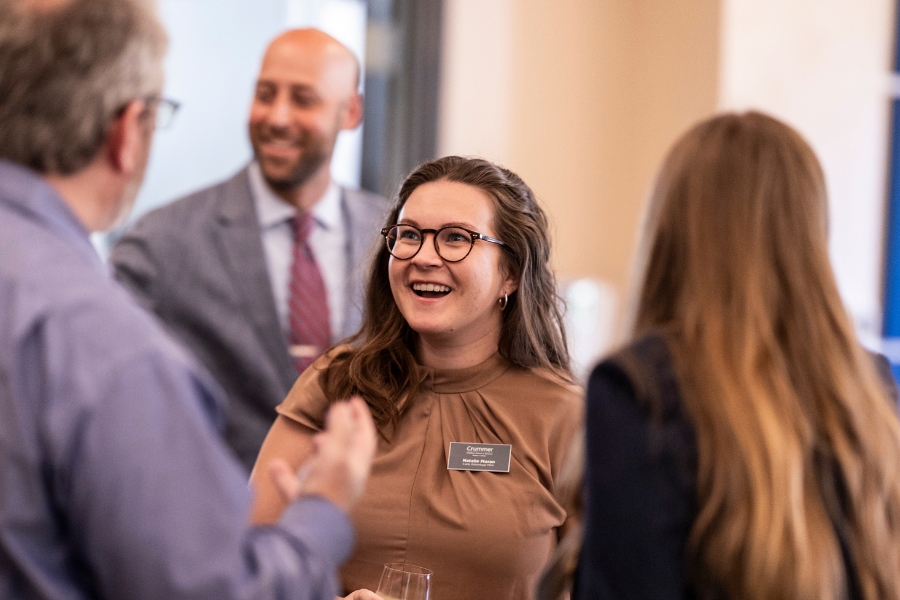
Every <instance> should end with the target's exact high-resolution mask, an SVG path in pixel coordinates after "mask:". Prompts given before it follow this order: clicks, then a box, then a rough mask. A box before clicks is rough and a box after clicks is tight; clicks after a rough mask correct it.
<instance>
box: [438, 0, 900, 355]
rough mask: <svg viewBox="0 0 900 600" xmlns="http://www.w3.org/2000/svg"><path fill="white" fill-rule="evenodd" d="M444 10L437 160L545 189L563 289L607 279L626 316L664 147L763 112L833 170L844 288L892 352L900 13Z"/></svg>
mask: <svg viewBox="0 0 900 600" xmlns="http://www.w3.org/2000/svg"><path fill="white" fill-rule="evenodd" d="M487 4H489V5H490V7H489V8H487V7H486V5H487ZM445 7H446V15H447V17H446V22H445V29H444V31H445V37H444V48H445V57H446V67H445V69H444V71H443V79H442V84H443V88H442V94H441V111H440V114H441V121H440V136H439V152H440V153H441V154H447V153H461V154H479V155H485V156H488V157H489V158H492V159H495V160H497V161H499V162H502V163H505V164H507V165H508V166H509V167H510V168H512V169H513V170H515V171H517V172H519V173H520V174H521V175H522V176H523V178H524V179H525V180H526V181H527V182H529V183H530V184H531V185H532V186H533V188H534V189H535V191H536V192H537V194H538V195H539V196H540V197H541V198H542V199H543V200H544V202H545V203H546V205H547V207H548V208H549V209H550V211H551V213H552V215H553V218H554V220H555V222H556V248H557V253H556V261H557V268H558V271H559V273H560V275H562V276H563V278H565V279H575V278H585V277H586V278H596V279H599V280H601V281H605V282H608V284H609V288H608V289H607V292H612V294H613V295H614V297H615V298H616V299H617V301H616V302H614V303H612V304H610V303H607V306H609V307H611V310H612V311H613V313H614V314H616V315H619V314H620V313H621V308H622V306H623V299H624V297H625V294H626V293H627V292H626V290H627V287H628V279H629V270H630V266H631V256H632V252H633V249H634V247H635V244H636V234H637V228H638V225H639V220H640V215H641V210H642V207H643V200H644V197H645V195H646V193H647V191H648V188H649V186H650V184H651V182H652V177H653V174H654V171H655V169H656V168H657V166H658V165H659V163H660V161H661V160H662V158H663V156H664V153H665V152H666V150H667V148H668V147H669V145H670V144H671V143H672V142H673V141H674V140H675V138H676V137H677V136H678V135H679V134H680V133H682V132H683V131H684V130H685V129H686V128H687V127H688V126H690V125H691V124H692V123H693V122H695V121H696V120H698V119H700V118H703V117H705V116H708V115H710V114H712V113H713V112H714V111H716V110H725V109H740V110H743V109H748V108H757V109H760V110H764V111H766V112H769V113H771V114H773V115H775V116H777V117H780V118H782V119H784V120H786V121H787V122H789V123H790V124H792V125H793V126H794V127H796V128H797V129H799V130H800V132H801V133H802V134H803V135H804V136H805V137H806V138H807V139H808V141H809V142H810V143H811V145H812V146H813V148H814V149H815V151H816V152H817V154H818V155H819V157H820V159H821V161H822V163H823V166H824V169H825V172H826V178H827V183H828V187H829V192H830V194H831V254H832V258H833V263H834V266H835V270H836V272H837V277H838V282H839V285H840V288H841V291H842V294H843V296H844V299H845V302H846V303H847V305H848V307H849V308H850V310H851V312H852V314H853V316H854V318H855V320H856V323H857V326H858V329H859V331H860V333H861V334H862V335H863V337H864V339H865V341H866V342H867V343H868V344H869V345H871V346H873V347H877V346H878V344H879V339H880V323H881V304H882V302H881V285H882V284H881V281H882V270H883V248H884V233H883V230H884V214H885V206H886V181H887V175H886V165H887V162H888V130H889V126H890V123H889V118H888V117H889V113H888V108H889V100H890V81H891V78H890V73H891V63H892V45H893V30H894V2H893V1H892V0H866V1H865V2H856V1H854V0H689V1H688V0H676V1H672V2H658V1H655V0H621V1H616V0H610V1H597V0H558V1H557V2H553V3H548V2H542V1H541V0H492V1H491V2H490V3H485V2H483V1H481V0H446V4H445ZM608 339H609V338H607V340H606V341H608Z"/></svg>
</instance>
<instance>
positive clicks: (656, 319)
mask: <svg viewBox="0 0 900 600" xmlns="http://www.w3.org/2000/svg"><path fill="white" fill-rule="evenodd" d="M826 214H827V198H826V194H825V182H824V177H823V174H822V170H821V168H820V166H819V163H818V161H817V160H816V157H815V155H814V154H813V152H812V150H811V149H810V147H809V146H808V145H807V143H806V142H805V141H804V140H803V139H802V138H801V136H800V135H799V134H798V133H797V132H796V131H794V130H793V129H791V128H790V127H788V126H787V125H784V124H783V123H780V122H779V121H776V120H775V119H773V118H771V117H768V116H766V115H763V114H760V113H757V112H749V113H745V114H725V115H721V116H717V117H714V118H712V119H710V120H707V121H705V122H703V123H701V124H699V125H697V126H696V127H695V128H693V129H692V130H690V131H689V132H688V133H687V134H686V135H684V137H682V138H681V140H680V141H678V142H677V143H676V145H675V147H674V148H673V149H672V150H671V152H670V153H669V155H668V157H667V158H666V160H665V162H664V163H663V166H662V168H661V170H660V173H659V175H658V179H657V181H656V184H655V190H654V192H653V194H652V198H651V204H650V212H649V213H648V222H647V224H646V227H645V238H644V244H643V249H644V252H643V264H644V266H643V267H642V268H641V267H639V270H640V271H641V272H642V273H643V276H642V278H641V287H640V290H639V293H638V295H637V296H638V298H637V300H638V303H637V311H636V315H635V317H634V319H633V321H634V334H635V335H641V334H643V333H646V332H650V331H664V332H666V335H667V337H668V340H669V346H670V348H671V351H672V354H673V359H674V362H675V366H676V371H677V373H678V377H679V381H680V383H681V385H682V389H683V396H684V402H685V406H686V408H687V411H688V414H689V415H690V417H691V418H692V421H693V424H694V426H695V428H696V434H697V442H698V452H699V465H698V469H699V471H698V489H697V494H698V503H699V506H698V510H699V512H698V515H697V517H696V520H695V521H694V523H693V526H692V530H691V534H690V540H689V552H690V554H689V564H690V565H691V566H692V568H693V573H692V575H693V581H694V583H695V586H696V587H697V588H698V589H709V588H714V589H718V590H721V591H724V592H725V595H726V596H727V597H729V598H734V599H748V600H749V599H750V598H767V599H784V600H787V599H792V600H793V599H799V600H822V599H828V600H837V599H839V598H844V597H846V596H847V593H848V588H849V587H850V586H854V587H858V588H859V591H860V592H861V593H862V596H863V597H864V598H866V599H867V600H876V599H879V600H886V599H897V598H900V425H898V421H897V416H896V414H895V412H894V411H895V407H894V406H893V405H892V403H891V402H890V401H889V399H888V397H887V393H886V390H885V388H884V386H883V384H882V382H881V380H880V379H879V377H878V375H877V372H876V370H875V367H874V364H873V360H872V357H871V356H869V355H868V354H867V353H866V352H865V351H864V350H863V349H862V348H861V346H860V343H859V341H858V340H857V337H856V335H855V332H854V328H853V325H852V323H851V321H850V319H849V317H848V315H847V313H846V311H845V309H844V306H843V304H842V302H841V298H840V296H839V294H838V288H837V285H836V283H835V279H834V275H833V273H832V270H831V266H830V263H829V258H828V247H827V239H826V237H827V232H826V229H827V217H826ZM842 545H843V550H844V551H846V557H845V556H844V555H843V554H842ZM848 568H849V569H851V570H852V572H853V573H854V574H855V579H856V583H854V582H853V581H848V570H847V569H848Z"/></svg>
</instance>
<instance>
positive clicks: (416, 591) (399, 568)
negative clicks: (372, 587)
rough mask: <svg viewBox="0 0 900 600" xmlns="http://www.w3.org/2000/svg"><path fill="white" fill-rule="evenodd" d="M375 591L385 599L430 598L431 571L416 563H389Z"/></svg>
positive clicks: (422, 599)
mask: <svg viewBox="0 0 900 600" xmlns="http://www.w3.org/2000/svg"><path fill="white" fill-rule="evenodd" d="M375 593H376V594H378V595H379V596H381V597H382V598H384V600H429V598H431V571H429V570H428V569H423V568H422V567H417V566H416V565H407V564H404V563H388V564H386V565H384V571H382V572H381V581H379V582H378V589H377V590H376V591H375Z"/></svg>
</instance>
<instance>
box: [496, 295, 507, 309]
mask: <svg viewBox="0 0 900 600" xmlns="http://www.w3.org/2000/svg"><path fill="white" fill-rule="evenodd" d="M497 303H498V304H499V305H500V310H506V305H507V304H509V294H503V297H502V298H500V299H499V300H497Z"/></svg>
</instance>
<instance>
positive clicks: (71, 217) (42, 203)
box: [0, 160, 108, 274]
mask: <svg viewBox="0 0 900 600" xmlns="http://www.w3.org/2000/svg"><path fill="white" fill-rule="evenodd" d="M4 203H6V204H8V205H10V206H13V207H15V209H16V210H17V211H19V212H21V211H25V212H26V213H28V214H29V215H30V216H31V217H32V218H33V219H36V220H39V221H41V222H42V223H43V224H44V225H45V226H47V227H48V228H49V229H51V230H52V231H53V232H54V233H55V234H56V235H57V236H59V237H61V238H64V239H66V240H67V241H68V243H70V244H72V245H73V246H74V247H76V248H77V249H78V251H79V252H80V253H81V255H82V256H83V257H84V258H85V259H86V260H87V261H88V262H90V263H91V264H92V265H93V266H94V267H96V268H97V269H98V270H99V271H100V272H103V273H105V274H108V271H107V269H106V267H105V266H104V264H103V260H102V259H101V258H100V255H99V254H97V250H96V249H95V248H94V246H93V244H91V240H90V232H89V231H88V230H87V228H86V227H85V225H84V223H82V222H81V221H80V220H79V219H78V217H77V216H76V215H75V213H74V212H73V211H72V209H71V207H69V205H68V204H67V203H66V201H65V200H63V199H62V197H61V196H60V195H59V193H58V192H57V191H56V190H55V189H54V188H53V187H52V186H51V185H50V184H49V183H47V181H46V180H45V179H44V178H43V177H41V176H40V174H39V173H36V172H34V171H32V170H31V169H29V168H27V167H25V166H23V165H20V164H17V163H14V162H11V161H6V160H0V204H4Z"/></svg>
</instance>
